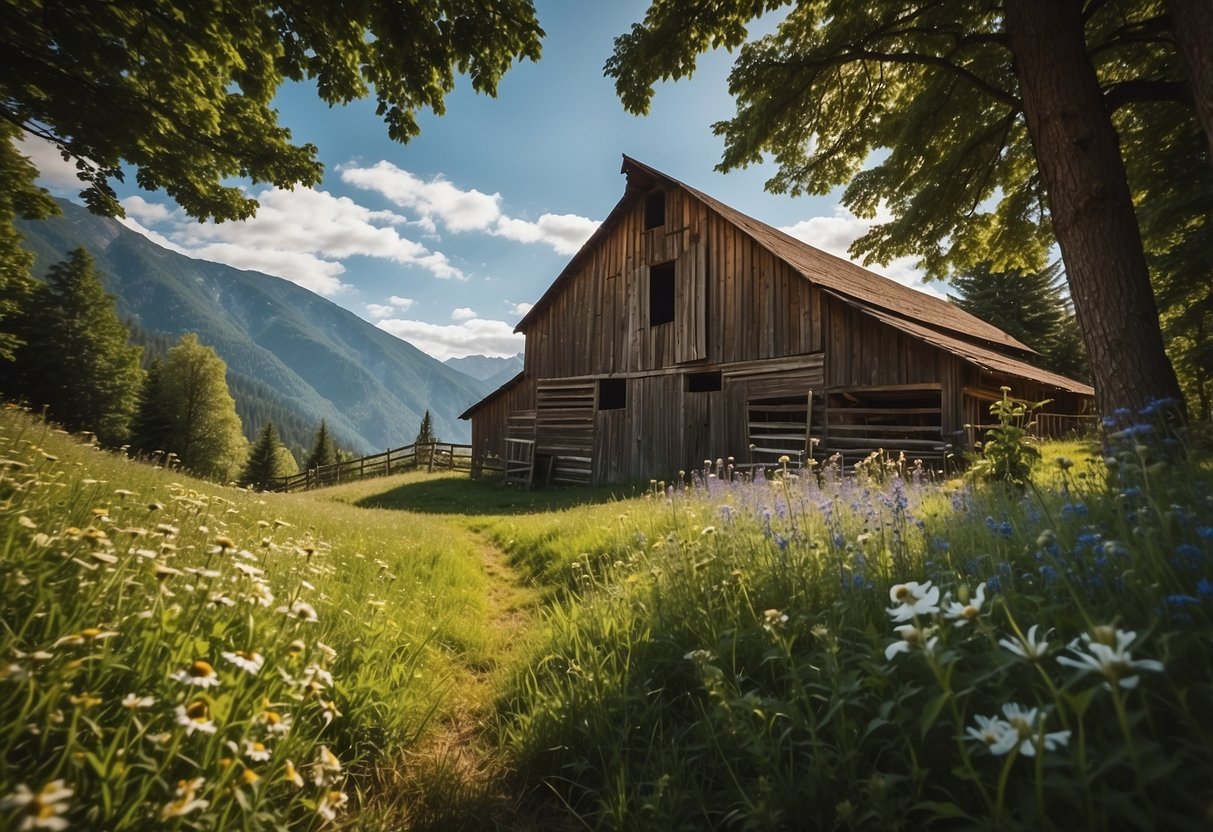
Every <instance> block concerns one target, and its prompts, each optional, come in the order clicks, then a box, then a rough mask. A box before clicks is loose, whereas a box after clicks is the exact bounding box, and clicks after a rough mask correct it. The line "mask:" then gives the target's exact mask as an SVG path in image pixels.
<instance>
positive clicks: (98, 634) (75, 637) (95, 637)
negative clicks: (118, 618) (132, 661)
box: [51, 627, 118, 647]
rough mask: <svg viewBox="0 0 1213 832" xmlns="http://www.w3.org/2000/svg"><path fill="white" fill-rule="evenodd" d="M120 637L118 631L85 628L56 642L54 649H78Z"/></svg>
mask: <svg viewBox="0 0 1213 832" xmlns="http://www.w3.org/2000/svg"><path fill="white" fill-rule="evenodd" d="M116 635H118V631H117V630H103V629H101V628H100V627H85V628H84V629H83V630H81V631H80V632H78V633H70V634H69V635H66V636H64V637H63V638H61V639H59V640H58V641H56V642H55V643H54V644H53V645H51V646H52V647H62V646H63V645H67V646H68V647H78V646H80V645H81V644H88V643H89V642H93V641H104V640H105V639H107V638H113V637H114V636H116Z"/></svg>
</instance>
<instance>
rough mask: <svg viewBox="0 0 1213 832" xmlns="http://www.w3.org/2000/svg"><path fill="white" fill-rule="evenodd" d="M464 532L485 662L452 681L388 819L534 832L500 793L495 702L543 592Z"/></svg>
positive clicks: (486, 543)
mask: <svg viewBox="0 0 1213 832" xmlns="http://www.w3.org/2000/svg"><path fill="white" fill-rule="evenodd" d="M467 534H469V535H472V536H474V537H475V538H476V540H477V545H478V553H479V555H480V558H481V560H482V562H483V564H484V574H485V577H486V580H487V585H488V591H487V594H486V600H487V619H488V621H487V631H488V632H489V634H490V639H491V643H490V645H489V649H488V650H487V651H485V655H486V658H485V659H484V660H483V661H479V662H474V663H469V664H468V665H467V666H466V667H465V668H464V670H463V671H462V672H461V673H460V674H459V675H458V676H457V677H455V678H453V679H452V680H451V681H450V686H449V690H448V693H447V699H446V701H445V702H444V705H443V709H442V712H441V713H440V714H437V715H436V716H435V724H434V725H433V726H432V729H431V731H430V732H429V734H428V736H427V737H426V738H425V739H424V740H423V741H422V742H421V743H420V745H419V746H418V747H417V748H416V749H414V750H413V751H411V752H409V753H408V755H407V756H406V758H405V759H404V761H403V765H402V766H401V769H400V770H399V771H398V772H397V773H396V778H398V779H397V782H395V783H392V784H389V788H390V789H391V791H392V792H394V793H395V795H396V797H397V801H398V802H397V801H393V802H397V805H396V806H394V807H393V811H392V812H391V814H392V815H395V816H396V818H397V819H399V817H400V814H404V815H405V816H406V817H407V819H408V825H407V827H406V828H407V829H409V830H459V829H469V830H470V829H482V828H492V829H516V830H528V829H531V828H534V827H533V826H532V824H530V823H528V822H527V821H526V820H524V819H523V818H522V817H520V816H519V812H518V807H517V801H516V800H515V799H513V798H512V797H511V796H510V795H508V794H507V793H506V792H505V789H504V788H503V779H504V777H505V775H506V774H507V773H508V772H507V768H506V764H505V762H504V761H503V759H502V757H501V754H500V751H499V749H498V744H497V734H496V730H497V729H496V723H495V719H496V715H495V710H494V704H495V703H494V698H495V696H496V694H497V692H498V691H499V689H500V685H501V682H502V678H503V674H505V673H508V672H510V668H511V667H512V663H513V659H514V657H515V656H516V655H517V653H518V652H519V651H520V650H521V649H522V648H523V647H524V646H525V643H526V641H525V640H526V634H527V633H528V632H529V631H530V629H531V628H532V627H533V626H534V623H535V621H536V620H537V617H538V609H539V603H540V599H541V593H540V592H539V591H538V590H537V589H535V588H533V587H529V586H527V585H526V584H525V581H524V579H523V576H522V575H521V574H520V573H519V572H518V571H517V570H516V569H514V568H513V567H512V566H510V564H509V560H508V556H507V555H506V553H505V552H503V551H502V550H501V549H499V548H498V547H497V546H496V545H495V544H494V543H493V542H492V541H490V540H489V539H488V538H487V537H485V536H484V535H482V534H479V533H477V532H476V531H474V530H472V529H471V528H468V529H467ZM396 778H394V779H396ZM401 810H403V811H401Z"/></svg>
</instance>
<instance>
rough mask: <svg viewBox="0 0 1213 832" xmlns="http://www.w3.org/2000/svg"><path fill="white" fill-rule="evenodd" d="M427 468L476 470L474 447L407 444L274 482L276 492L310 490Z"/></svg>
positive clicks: (447, 444)
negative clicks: (473, 454)
mask: <svg viewBox="0 0 1213 832" xmlns="http://www.w3.org/2000/svg"><path fill="white" fill-rule="evenodd" d="M418 468H425V469H427V470H429V471H431V472H433V471H468V472H470V471H471V470H472V446H471V445H456V444H452V443H450V442H430V443H428V444H423V445H405V446H404V447H403V448H394V449H392V450H388V451H384V452H383V453H381V454H374V455H372V456H364V457H361V458H359V459H347V460H345V461H343V462H335V463H333V464H332V465H321V466H320V467H318V468H312V469H310V470H308V471H303V472H301V473H298V474H295V475H294V476H293V477H282V478H281V479H279V480H277V481H276V482H275V483H274V486H273V488H272V489H271V490H272V491H307V490H309V489H312V488H323V487H324V486H327V485H337V484H338V483H343V482H353V481H355V480H364V479H369V478H370V477H386V476H388V475H389V474H402V473H404V472H405V471H413V470H416V469H418Z"/></svg>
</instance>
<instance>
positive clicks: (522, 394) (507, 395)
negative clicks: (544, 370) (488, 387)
mask: <svg viewBox="0 0 1213 832" xmlns="http://www.w3.org/2000/svg"><path fill="white" fill-rule="evenodd" d="M534 408H535V381H534V379H532V378H524V379H523V380H522V381H520V382H518V383H517V384H515V385H514V386H513V387H511V388H510V389H509V390H507V391H506V392H504V393H502V394H501V395H500V396H498V397H497V398H495V399H493V400H492V401H491V402H489V403H488V404H485V405H482V406H481V407H480V408H479V409H478V410H477V411H476V412H475V413H474V414H473V415H472V473H473V475H478V474H479V473H480V471H481V469H482V468H483V467H484V465H485V462H486V461H488V462H490V463H491V464H497V463H500V462H501V461H502V460H504V459H505V456H506V454H505V437H506V425H507V422H508V420H509V416H510V413H512V412H515V411H518V410H534Z"/></svg>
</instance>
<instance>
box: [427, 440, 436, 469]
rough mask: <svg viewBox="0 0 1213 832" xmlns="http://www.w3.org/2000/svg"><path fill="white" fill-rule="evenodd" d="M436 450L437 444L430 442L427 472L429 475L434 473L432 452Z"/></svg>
mask: <svg viewBox="0 0 1213 832" xmlns="http://www.w3.org/2000/svg"><path fill="white" fill-rule="evenodd" d="M437 448H438V443H437V442H431V443H430V470H429V472H430V473H431V474H432V473H434V451H435V450H436V449H437Z"/></svg>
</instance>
